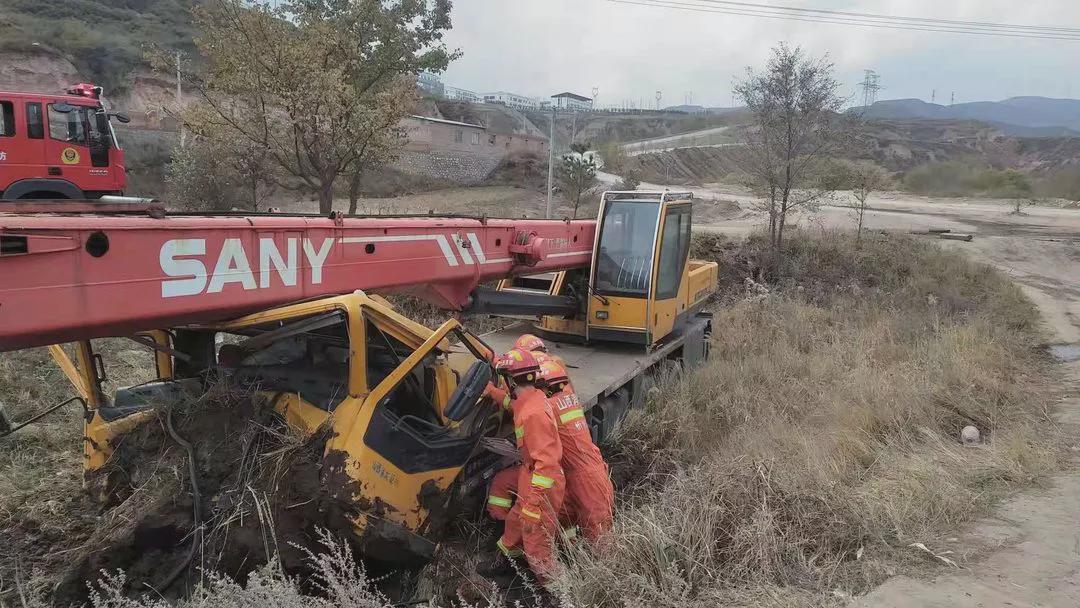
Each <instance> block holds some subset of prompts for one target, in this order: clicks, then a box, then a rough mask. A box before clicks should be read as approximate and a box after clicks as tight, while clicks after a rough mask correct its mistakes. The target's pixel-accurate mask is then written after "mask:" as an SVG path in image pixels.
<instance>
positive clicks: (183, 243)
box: [158, 239, 206, 298]
mask: <svg viewBox="0 0 1080 608" xmlns="http://www.w3.org/2000/svg"><path fill="white" fill-rule="evenodd" d="M205 254H206V239H175V240H172V241H165V244H164V245H162V246H161V253H160V254H158V263H159V264H160V265H161V270H162V271H163V272H164V273H165V274H167V275H169V276H170V277H191V278H188V279H176V280H172V281H162V282H161V297H163V298H178V297H180V296H195V295H199V294H200V293H202V290H203V289H204V288H205V287H206V265H205V264H203V263H202V262H201V261H200V260H178V259H176V258H178V257H181V256H191V255H205Z"/></svg>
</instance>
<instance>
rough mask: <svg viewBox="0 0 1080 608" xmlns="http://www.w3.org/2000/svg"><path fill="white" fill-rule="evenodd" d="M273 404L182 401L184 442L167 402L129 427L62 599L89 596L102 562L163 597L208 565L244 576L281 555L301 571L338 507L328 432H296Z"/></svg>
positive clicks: (98, 479)
mask: <svg viewBox="0 0 1080 608" xmlns="http://www.w3.org/2000/svg"><path fill="white" fill-rule="evenodd" d="M265 406H266V403H265V401H264V400H263V399H262V398H261V397H255V396H252V395H242V394H211V395H210V396H208V397H204V398H202V399H200V400H199V401H198V402H196V403H191V404H187V405H186V406H184V407H181V408H177V409H175V410H174V411H173V414H172V426H173V429H174V430H175V432H176V435H177V436H178V437H179V440H178V439H177V438H175V437H174V436H173V435H172V434H171V433H170V432H169V430H168V413H167V412H157V413H156V418H155V419H154V420H151V421H149V422H147V423H145V424H143V425H142V426H140V427H138V428H137V429H136V430H134V431H133V432H131V433H130V434H129V435H127V436H126V437H125V438H124V439H123V441H122V443H120V445H119V446H118V447H117V450H116V452H115V454H114V457H113V458H112V459H111V460H110V463H109V464H108V465H107V467H106V468H105V469H103V470H102V471H100V472H99V473H98V474H96V475H95V476H94V478H93V479H91V480H90V482H89V488H88V490H89V492H90V495H91V496H95V495H97V496H108V499H107V500H106V501H105V502H104V503H103V504H100V506H99V507H98V508H99V515H100V519H99V523H98V525H97V526H96V527H95V529H94V530H93V532H92V533H91V534H90V536H89V539H88V540H87V542H86V543H85V544H84V548H83V549H82V550H80V551H78V554H77V555H76V556H74V557H73V558H72V559H70V560H69V561H68V563H69V564H71V565H70V567H69V569H68V570H67V571H66V572H64V573H63V574H62V575H61V581H60V583H59V587H58V589H57V591H56V593H55V594H54V602H55V603H56V604H58V605H67V604H68V603H71V602H81V601H83V600H84V599H85V597H86V581H88V580H96V579H97V578H98V576H99V574H98V573H99V572H100V571H102V570H107V571H115V570H117V569H122V570H123V571H124V572H125V573H126V575H127V578H128V581H129V589H131V590H132V593H133V594H135V595H138V594H140V593H143V592H148V593H154V594H157V593H160V594H162V595H164V596H165V597H177V596H180V595H183V594H184V593H185V592H186V591H187V590H188V589H190V587H191V586H192V585H193V584H194V583H195V582H197V581H198V577H199V576H200V573H201V572H203V571H207V570H214V571H217V572H221V573H224V574H228V575H230V576H232V577H234V578H237V579H238V580H244V579H245V578H246V576H247V574H248V573H250V572H251V571H252V570H253V569H255V568H257V567H258V566H261V565H263V564H265V563H267V561H268V559H270V558H271V556H274V555H275V554H276V555H277V557H278V559H280V560H281V563H282V566H283V567H284V568H285V570H286V571H287V572H296V573H299V572H301V571H302V570H303V568H304V563H305V560H304V556H305V552H304V549H305V548H316V547H317V546H318V543H317V536H316V528H317V527H318V526H322V527H327V528H329V525H330V521H329V519H330V516H329V515H328V513H332V512H338V510H336V509H328V508H327V504H328V503H329V502H330V499H329V497H328V496H326V495H325V493H324V491H323V489H322V488H323V486H322V484H321V483H320V474H321V468H320V467H321V462H322V454H323V447H324V445H325V439H326V438H325V437H323V436H320V437H316V438H313V439H309V440H302V439H300V438H298V437H295V436H293V435H292V434H291V433H290V432H289V430H288V428H287V427H286V426H285V424H284V422H283V420H281V419H280V417H279V416H278V415H277V414H276V413H275V412H274V411H273V410H272V409H270V408H269V407H265ZM183 442H189V443H190V445H191V450H192V452H193V454H194V457H195V458H194V460H195V467H194V468H195V483H194V484H193V483H192V479H191V478H192V476H191V474H190V468H189V461H188V458H189V457H188V451H187V449H185V447H184V446H183V445H182V444H183ZM196 507H197V509H198V521H199V523H200V525H196ZM336 523H337V522H336ZM151 590H153V591H151Z"/></svg>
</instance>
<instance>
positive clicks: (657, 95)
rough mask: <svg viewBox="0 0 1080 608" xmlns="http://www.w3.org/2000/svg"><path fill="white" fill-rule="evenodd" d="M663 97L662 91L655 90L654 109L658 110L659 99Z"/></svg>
mask: <svg viewBox="0 0 1080 608" xmlns="http://www.w3.org/2000/svg"><path fill="white" fill-rule="evenodd" d="M663 98H664V92H663V91H660V90H659V89H657V91H656V111H657V112H659V111H660V100H661V99H663Z"/></svg>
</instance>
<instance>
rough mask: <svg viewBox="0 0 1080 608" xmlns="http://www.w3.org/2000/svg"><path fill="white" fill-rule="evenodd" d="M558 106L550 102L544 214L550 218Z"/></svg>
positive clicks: (553, 185)
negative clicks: (549, 131) (549, 133)
mask: <svg viewBox="0 0 1080 608" xmlns="http://www.w3.org/2000/svg"><path fill="white" fill-rule="evenodd" d="M558 112H559V107H558V106H557V105H555V104H551V139H549V140H548V183H547V214H546V215H545V216H544V217H545V218H547V219H549V220H550V219H551V189H552V188H554V187H555V184H554V181H555V117H556V116H558Z"/></svg>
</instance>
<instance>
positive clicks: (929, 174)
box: [903, 161, 1034, 198]
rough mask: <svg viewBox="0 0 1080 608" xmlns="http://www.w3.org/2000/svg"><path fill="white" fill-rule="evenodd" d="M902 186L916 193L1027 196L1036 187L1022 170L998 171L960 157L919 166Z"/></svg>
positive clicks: (911, 172) (1006, 196) (909, 174)
mask: <svg viewBox="0 0 1080 608" xmlns="http://www.w3.org/2000/svg"><path fill="white" fill-rule="evenodd" d="M903 186H904V188H905V189H906V190H908V191H911V192H914V193H916V194H924V195H932V196H990V197H996V198H1026V197H1029V196H1031V194H1032V192H1033V190H1034V188H1033V185H1032V181H1031V178H1030V176H1029V175H1027V174H1025V173H1021V172H1020V171H1016V170H1013V169H1006V170H1004V171H999V170H996V169H989V168H981V167H976V166H972V165H969V164H965V163H962V162H957V161H949V162H941V163H931V164H928V165H922V166H921V167H916V168H915V169H912V170H911V171H909V172H908V173H907V175H905V176H904V179H903Z"/></svg>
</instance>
